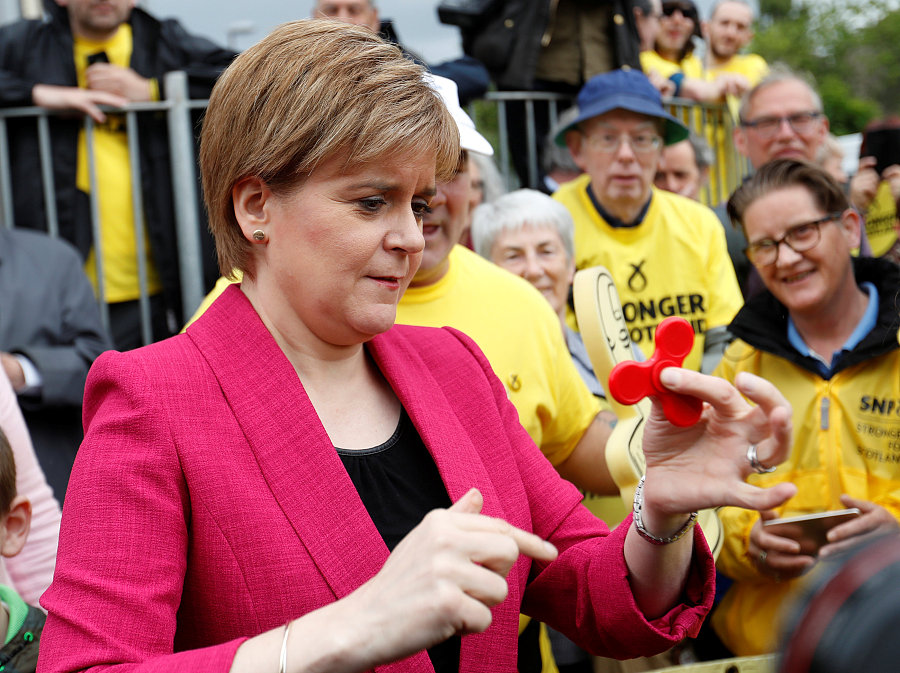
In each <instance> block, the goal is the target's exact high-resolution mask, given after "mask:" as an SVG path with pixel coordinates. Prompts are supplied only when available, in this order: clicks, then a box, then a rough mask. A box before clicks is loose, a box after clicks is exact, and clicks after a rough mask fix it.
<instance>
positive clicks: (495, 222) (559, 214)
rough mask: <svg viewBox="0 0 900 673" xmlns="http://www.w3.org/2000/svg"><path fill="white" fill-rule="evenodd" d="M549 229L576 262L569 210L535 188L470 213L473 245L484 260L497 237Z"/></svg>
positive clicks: (487, 257)
mask: <svg viewBox="0 0 900 673" xmlns="http://www.w3.org/2000/svg"><path fill="white" fill-rule="evenodd" d="M526 226H528V227H552V228H553V229H555V230H556V232H557V233H558V234H559V238H560V240H561V241H562V244H563V249H564V250H565V251H566V257H567V259H568V260H569V261H572V260H573V259H575V223H574V222H573V221H572V215H570V214H569V210H568V208H566V207H565V206H564V205H563V204H561V203H560V202H559V201H557V200H556V199H553V198H551V197H549V196H547V195H546V194H544V193H543V192H539V191H537V190H536V189H517V190H516V191H514V192H510V193H509V194H504V195H503V196H501V197H500V198H499V199H497V200H496V201H492V202H490V203H483V204H481V205H480V206H478V207H477V208H476V209H475V210H474V212H473V213H472V245H473V247H474V248H475V252H477V253H478V254H479V255H481V256H482V257H484V258H485V259H490V258H491V248H493V247H494V241H495V240H496V239H497V236H499V235H500V234H502V233H503V232H505V231H520V230H521V229H523V228H524V227H526Z"/></svg>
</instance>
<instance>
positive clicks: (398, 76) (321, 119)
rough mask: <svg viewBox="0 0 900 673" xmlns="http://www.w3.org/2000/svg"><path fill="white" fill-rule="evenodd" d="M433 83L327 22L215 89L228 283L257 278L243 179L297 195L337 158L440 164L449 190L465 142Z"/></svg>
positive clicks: (209, 185)
mask: <svg viewBox="0 0 900 673" xmlns="http://www.w3.org/2000/svg"><path fill="white" fill-rule="evenodd" d="M424 74H425V71H424V69H423V68H422V67H421V66H419V65H417V64H416V63H414V62H413V61H411V60H409V59H407V58H405V57H404V56H403V55H402V53H401V51H400V50H399V49H398V48H397V47H396V46H394V45H391V44H389V43H387V42H385V41H384V40H382V39H381V38H379V37H378V36H376V35H375V34H373V33H372V32H371V31H368V30H366V29H364V28H359V27H356V26H351V25H348V24H345V23H341V22H338V21H327V20H322V19H307V20H302V21H293V22H291V23H286V24H284V25H282V26H279V27H278V28H276V29H275V30H274V31H272V33H270V34H269V35H268V36H267V37H266V38H265V39H263V40H262V41H261V42H259V43H258V44H256V45H255V46H253V47H251V48H250V49H248V50H247V51H245V52H243V53H242V54H241V55H240V56H238V57H237V58H236V59H235V60H234V62H233V63H232V64H231V65H230V66H229V67H228V69H227V70H225V72H224V73H223V74H222V76H221V77H220V78H219V81H218V82H217V83H216V86H215V87H214V89H213V92H212V95H211V96H210V99H209V107H208V108H207V111H206V117H205V119H204V122H203V132H202V136H201V143H200V172H201V175H202V178H203V190H204V199H205V202H206V208H207V211H208V213H209V227H210V230H211V231H212V234H213V236H214V238H215V240H216V249H217V252H218V257H219V269H220V270H221V272H222V274H223V275H225V276H229V277H231V275H232V273H233V271H234V270H235V269H240V270H241V271H243V272H245V273H247V274H248V275H249V276H250V277H252V275H253V271H254V270H253V269H252V268H249V266H250V247H251V243H250V242H249V241H247V240H246V239H245V238H244V236H243V234H242V232H241V229H240V226H239V225H238V223H237V220H236V219H235V216H234V204H233V202H232V188H233V187H234V185H235V184H237V182H239V181H240V180H241V179H243V178H245V177H250V176H254V177H258V178H260V179H262V180H263V181H264V182H265V183H266V184H267V185H268V186H269V188H270V189H272V190H273V192H275V193H289V192H290V191H291V190H293V189H296V188H297V187H298V186H299V185H301V184H302V182H303V181H304V179H305V178H306V177H307V176H309V175H310V174H311V173H312V172H313V171H314V170H315V168H316V166H317V165H318V164H319V163H320V162H322V161H326V160H329V159H331V158H333V157H334V156H335V155H337V154H339V153H346V156H347V168H348V169H353V168H354V167H355V166H359V165H361V164H363V163H368V162H371V161H374V160H377V159H378V158H379V157H382V156H385V155H388V154H393V155H403V154H405V153H412V152H414V153H415V154H417V155H419V156H429V155H433V156H434V157H435V166H436V176H437V179H438V180H448V179H450V178H451V177H452V175H453V173H454V171H455V170H456V167H457V165H458V163H459V156H460V149H459V133H458V131H457V128H456V123H455V122H454V121H453V118H452V117H451V116H450V113H449V112H448V111H447V108H446V107H445V106H444V104H443V102H442V101H441V99H440V97H439V96H438V94H437V93H435V91H434V90H432V88H431V87H430V86H429V84H428V83H427V81H426V80H425V79H424Z"/></svg>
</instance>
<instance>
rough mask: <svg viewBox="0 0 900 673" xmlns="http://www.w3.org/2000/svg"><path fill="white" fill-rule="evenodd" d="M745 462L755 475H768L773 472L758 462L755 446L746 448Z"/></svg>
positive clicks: (773, 469)
mask: <svg viewBox="0 0 900 673" xmlns="http://www.w3.org/2000/svg"><path fill="white" fill-rule="evenodd" d="M747 461H748V462H749V463H750V467H752V468H753V471H754V472H756V473H757V474H769V473H770V472H774V471H775V468H774V467H766V466H765V465H763V464H762V463H761V462H759V458H758V457H757V456H756V444H751V445H750V446H748V447H747Z"/></svg>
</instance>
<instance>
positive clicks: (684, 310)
mask: <svg viewBox="0 0 900 673" xmlns="http://www.w3.org/2000/svg"><path fill="white" fill-rule="evenodd" d="M577 107H578V114H577V115H576V116H575V118H574V120H573V121H572V122H571V123H570V124H569V125H568V126H566V127H564V128H563V129H562V130H561V131H560V132H559V133H558V134H557V136H556V139H555V140H556V143H557V144H559V145H561V146H562V145H565V146H567V147H568V148H569V151H570V152H571V153H572V157H573V158H574V159H575V163H576V164H578V166H579V168H581V170H582V171H584V175H582V176H581V177H579V178H577V179H575V180H573V181H571V182H568V183H566V184H564V185H562V186H561V187H560V188H559V190H558V191H557V192H556V193H555V194H554V198H556V199H558V200H559V201H560V202H562V203H563V204H564V205H565V206H566V207H567V208H568V209H569V211H570V212H571V213H572V217H573V218H574V220H575V265H576V267H577V268H578V269H583V268H587V267H591V266H597V265H602V266H605V267H606V268H607V269H609V271H610V273H611V274H612V276H613V278H614V279H615V281H616V286H617V288H618V291H619V297H620V299H621V301H622V308H623V311H624V315H625V320H626V322H627V323H628V327H629V332H630V334H631V339H632V341H634V342H635V343H636V344H637V345H638V346H639V347H640V348H641V349H642V350H643V351H644V353H645V354H646V355H647V356H650V355H652V353H653V338H654V333H655V331H656V326H657V325H658V324H659V323H660V322H661V321H662V320H663V319H665V318H666V317H668V316H671V315H680V316H682V317H684V318H685V319H687V320H688V321H690V323H691V325H692V326H693V328H694V334H695V337H694V347H693V349H692V350H691V353H690V355H688V357H687V359H686V360H685V366H686V367H690V368H692V369H701V370H702V371H704V372H710V371H712V369H713V368H714V367H715V365H716V364H717V363H718V361H719V359H720V358H721V355H722V352H723V351H724V348H725V345H726V339H727V332H726V329H725V328H726V326H727V325H728V323H729V322H731V319H732V318H733V317H734V315H735V313H736V312H737V310H738V309H739V308H740V307H741V304H742V300H741V293H740V289H739V288H738V283H737V280H736V278H735V275H734V268H733V267H732V265H731V260H730V259H729V257H728V251H727V248H726V245H725V234H724V232H723V230H722V225H721V224H720V223H719V220H718V218H717V217H716V216H715V214H714V213H713V212H712V211H711V210H710V209H709V208H707V207H706V206H703V205H701V204H699V203H697V202H695V201H692V200H690V199H687V198H685V197H683V196H679V195H677V194H672V193H670V192H665V191H662V190H658V189H656V188H655V187H654V186H653V178H654V176H655V174H656V169H657V165H658V163H659V159H660V156H661V154H662V148H663V146H664V145H671V144H673V143H676V142H678V141H680V140H684V139H685V138H687V137H688V130H687V128H686V127H685V126H684V124H682V123H681V122H680V121H678V120H677V119H676V118H675V117H673V116H672V115H671V114H669V113H668V112H666V111H665V109H664V108H663V106H662V99H661V98H660V95H659V92H658V91H657V90H656V88H655V87H654V86H653V85H652V84H651V83H650V80H649V79H647V77H646V76H645V75H644V74H643V73H641V72H638V71H636V70H615V71H613V72H608V73H604V74H602V75H597V76H595V77H593V78H591V79H590V80H589V81H588V82H587V83H586V84H585V85H584V86H583V87H582V89H581V91H580V92H579V93H578V99H577ZM701 364H702V367H701Z"/></svg>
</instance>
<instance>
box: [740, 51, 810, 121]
mask: <svg viewBox="0 0 900 673" xmlns="http://www.w3.org/2000/svg"><path fill="white" fill-rule="evenodd" d="M781 82H800V84H802V85H804V86H805V87H806V88H807V89H809V93H810V95H811V96H812V101H813V108H815V111H816V112H823V111H824V110H823V108H822V98H821V96H819V93H818V92H817V91H816V87H815V84H814V83H813V78H812V76H811V75H808V74H806V73H799V72H796V71H794V70H791V69H790V68H789V67H788V66H786V65H785V64H784V63H774V64H772V66H771V67H770V68H769V73H768V74H767V75H766V76H765V77H763V78H762V79H761V80H760V81H759V82H757V83H756V86H754V87H753V88H751V89H748V90H747V91H746V92H744V95H743V97H742V98H741V107H740V109H739V110H738V118H739V119H740V120H741V121H746V120H747V113H748V112H749V111H750V107H751V105H752V103H753V98H754V96H756V94H757V93H759V92H760V91H762V90H763V89H765V88H766V87H770V86H772V85H773V84H780V83H781Z"/></svg>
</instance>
